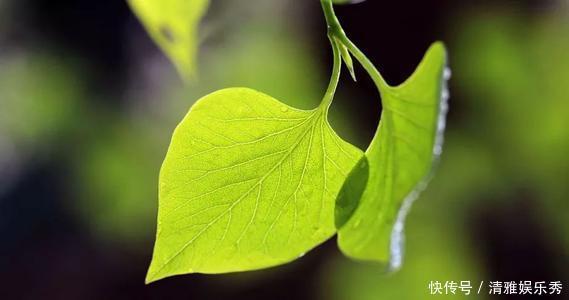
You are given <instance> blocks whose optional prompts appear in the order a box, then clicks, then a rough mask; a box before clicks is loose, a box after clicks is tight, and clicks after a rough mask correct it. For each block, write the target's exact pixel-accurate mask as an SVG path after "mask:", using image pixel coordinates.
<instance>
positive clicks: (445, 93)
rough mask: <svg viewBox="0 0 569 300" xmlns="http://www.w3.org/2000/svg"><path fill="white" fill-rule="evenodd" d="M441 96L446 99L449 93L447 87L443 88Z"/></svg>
mask: <svg viewBox="0 0 569 300" xmlns="http://www.w3.org/2000/svg"><path fill="white" fill-rule="evenodd" d="M441 97H442V98H443V100H445V101H446V100H448V97H449V93H448V90H447V89H443V91H442V93H441Z"/></svg>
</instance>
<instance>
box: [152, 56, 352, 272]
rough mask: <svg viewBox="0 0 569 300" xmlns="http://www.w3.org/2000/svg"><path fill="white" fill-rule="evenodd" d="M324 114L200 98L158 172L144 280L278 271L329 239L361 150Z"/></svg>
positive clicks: (247, 93) (253, 99) (252, 95)
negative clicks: (338, 203)
mask: <svg viewBox="0 0 569 300" xmlns="http://www.w3.org/2000/svg"><path fill="white" fill-rule="evenodd" d="M336 59H337V60H339V54H338V57H337V58H336ZM327 110H328V109H327V106H326V105H325V106H322V105H321V106H320V107H319V108H317V109H314V110H299V109H295V108H293V107H290V106H287V105H285V104H283V103H281V102H279V101H277V100H275V99H274V98H272V97H270V96H267V95H265V94H262V93H260V92H257V91H254V90H251V89H245V88H232V89H225V90H221V91H218V92H214V93H212V94H210V95H208V96H205V97H204V98H202V99H201V100H199V101H198V102H197V103H196V104H195V105H194V106H193V107H192V109H191V110H190V112H189V113H188V115H187V116H186V117H185V118H184V120H183V121H182V122H181V123H180V125H179V126H178V127H177V128H176V130H175V132H174V135H173V138H172V142H171V145H170V148H169V150H168V154H167V156H166V159H165V161H164V164H163V166H162V169H161V172H160V180H159V181H160V187H159V198H160V199H159V212H158V231H157V237H156V244H155V249H154V256H153V259H152V263H151V266H150V269H149V271H148V275H147V282H152V281H155V280H159V279H161V278H164V277H167V276H172V275H177V274H186V273H194V272H199V273H226V272H236V271H246V270H254V269H260V268H266V267H270V266H275V265H279V264H283V263H286V262H289V261H292V260H294V259H296V258H298V257H299V256H302V255H303V254H304V253H305V252H307V251H309V250H310V249H312V248H314V247H315V246H317V245H318V244H320V243H322V242H323V241H325V240H327V239H328V238H330V237H331V236H332V235H333V234H334V233H335V232H336V227H335V225H334V206H335V199H336V196H337V194H338V191H339V190H340V188H341V186H342V184H343V182H344V180H345V178H346V176H347V174H348V173H349V172H350V170H351V169H352V168H353V166H354V165H355V164H356V163H357V162H358V160H359V159H360V158H361V157H362V156H363V153H362V152H361V151H360V150H359V149H357V148H355V147H354V146H352V145H350V144H348V143H347V142H345V141H343V140H342V139H341V138H339V137H338V136H337V135H336V133H335V132H334V131H333V130H332V128H331V127H330V125H329V123H328V121H327Z"/></svg>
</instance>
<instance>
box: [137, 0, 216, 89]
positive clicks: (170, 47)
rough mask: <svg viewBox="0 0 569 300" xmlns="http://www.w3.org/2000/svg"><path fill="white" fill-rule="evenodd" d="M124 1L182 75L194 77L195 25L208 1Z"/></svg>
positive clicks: (196, 36) (188, 77)
mask: <svg viewBox="0 0 569 300" xmlns="http://www.w3.org/2000/svg"><path fill="white" fill-rule="evenodd" d="M128 3H129V4H130V7H131V8H132V10H133V11H134V13H135V14H136V15H137V16H138V18H139V19H140V21H141V22H142V24H144V27H145V28H146V30H147V31H148V33H149V35H150V36H151V37H152V38H153V39H154V41H156V43H157V44H158V45H159V46H160V47H161V48H162V50H163V51H164V52H165V53H166V55H168V57H169V58H170V59H171V60H172V62H173V63H174V64H175V65H176V68H177V69H178V72H179V73H180V74H181V75H182V77H184V79H190V78H191V77H193V76H195V72H196V56H197V52H198V46H199V42H198V41H199V38H198V25H199V23H200V21H201V19H202V17H203V15H204V14H205V12H206V10H207V7H208V5H209V0H129V1H128Z"/></svg>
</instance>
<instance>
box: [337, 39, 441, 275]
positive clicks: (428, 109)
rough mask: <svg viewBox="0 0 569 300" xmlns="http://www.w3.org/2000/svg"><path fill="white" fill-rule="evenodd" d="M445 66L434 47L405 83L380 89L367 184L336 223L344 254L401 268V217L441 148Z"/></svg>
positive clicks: (366, 154) (435, 46)
mask: <svg viewBox="0 0 569 300" xmlns="http://www.w3.org/2000/svg"><path fill="white" fill-rule="evenodd" d="M445 68H446V50H445V48H444V46H443V45H442V44H441V43H435V44H433V45H432V46H431V47H430V49H429V50H428V51H427V54H426V55H425V57H424V58H423V60H422V62H421V63H420V65H419V66H418V68H417V70H416V71H415V72H414V73H413V75H411V77H410V78H409V79H408V80H407V81H405V82H404V83H403V84H401V85H399V86H396V87H390V86H387V85H385V86H381V85H378V89H379V92H380V94H381V97H382V104H383V112H382V115H381V121H380V124H379V128H378V131H377V133H376V136H375V137H374V139H373V140H372V142H371V144H370V146H369V148H368V149H367V151H366V153H365V156H366V157H367V163H368V165H369V170H368V175H367V176H368V182H367V186H366V187H365V190H364V191H363V194H362V196H361V198H360V197H358V196H357V193H354V192H352V193H351V194H356V196H354V197H352V198H351V200H344V201H345V202H349V201H352V202H358V201H359V204H358V205H357V209H355V212H354V213H353V215H352V216H351V217H350V218H349V220H348V221H347V222H345V221H344V220H341V222H339V223H340V224H344V222H345V224H344V226H342V227H341V228H340V230H339V232H338V244H339V247H340V249H341V250H342V252H343V253H344V254H346V255H347V256H349V257H352V258H355V259H359V260H367V261H374V262H380V263H385V264H389V267H390V268H391V269H394V268H398V267H399V265H400V264H401V240H402V236H401V235H402V230H403V222H404V218H405V215H406V213H407V211H408V209H409V207H410V205H411V202H412V201H413V200H414V199H415V198H416V197H417V196H418V193H419V192H420V191H421V190H422V189H423V188H424V187H425V185H426V182H427V179H428V177H429V174H430V172H431V169H432V165H433V162H434V161H435V160H436V158H437V156H438V155H439V154H440V152H441V149H442V148H441V147H442V133H443V131H444V125H445V117H446V110H447V108H446V107H447V103H446V101H447V98H448V95H447V94H448V92H447V90H446V79H447V78H446V77H448V76H447V75H448V74H446V72H447V71H446V70H445ZM352 173H353V172H352ZM360 173H361V172H360ZM352 176H360V177H361V174H360V175H358V173H356V174H355V175H352ZM352 181H353V179H352V178H348V179H347V181H346V182H347V183H349V182H352ZM348 195H350V194H348ZM344 206H346V205H344ZM348 206H349V205H348ZM353 206H355V205H352V207H353ZM338 209H342V207H339V208H338ZM336 214H337V215H338V214H339V213H338V211H336ZM344 215H345V213H344ZM344 218H346V217H345V216H344Z"/></svg>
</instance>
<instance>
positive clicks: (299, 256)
mask: <svg viewBox="0 0 569 300" xmlns="http://www.w3.org/2000/svg"><path fill="white" fill-rule="evenodd" d="M305 254H306V253H304V252H303V253H300V254H299V255H298V258H301V257H303V256H304V255H305Z"/></svg>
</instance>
